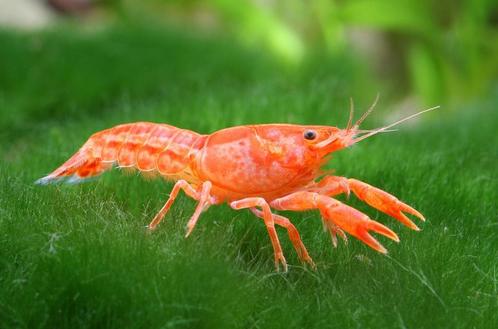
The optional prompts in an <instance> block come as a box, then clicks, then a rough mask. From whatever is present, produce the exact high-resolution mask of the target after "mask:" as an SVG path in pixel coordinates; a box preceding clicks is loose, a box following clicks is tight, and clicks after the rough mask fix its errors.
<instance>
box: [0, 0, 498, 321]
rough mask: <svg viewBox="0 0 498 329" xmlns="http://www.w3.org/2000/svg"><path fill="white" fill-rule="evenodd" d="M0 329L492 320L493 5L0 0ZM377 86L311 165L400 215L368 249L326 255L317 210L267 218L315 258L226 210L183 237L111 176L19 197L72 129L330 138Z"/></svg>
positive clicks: (82, 132) (495, 182) (69, 140)
mask: <svg viewBox="0 0 498 329" xmlns="http://www.w3.org/2000/svg"><path fill="white" fill-rule="evenodd" d="M0 26H1V27H0V328H97V327H105V328H233V327H239V328H289V327H294V328H351V327H355V328H447V327H451V328H497V327H498V312H497V311H496V310H497V307H498V288H497V287H498V276H497V273H498V271H497V269H498V261H497V260H498V231H497V230H496V228H497V227H498V214H497V206H496V200H498V171H497V168H498V147H497V146H498V134H497V131H498V111H497V108H498V74H497V70H498V66H497V65H498V49H497V48H498V31H497V27H498V10H497V6H496V1H494V2H493V1H484V0H475V1H438V2H436V1H425V0H421V1H414V0H410V1H387V0H379V1H366V0H357V1H346V0H343V1H325V0H316V1H294V0H287V1H271V0H266V1H264V0H253V1H228V0H213V1H179V0H177V1H174V0H173V1H160V0H141V1H138V0H136V1H132V0H125V1H118V0H106V1H104V0H102V1H97V0H95V1H90V0H47V1H35V0H16V1H8V0H7V1H0ZM377 93H380V102H379V104H378V105H377V108H376V110H375V111H374V112H373V114H372V115H370V117H369V118H368V119H367V120H366V122H365V123H364V124H363V128H365V129H371V128H375V127H378V126H380V125H382V124H385V123H390V122H393V121H394V120H396V119H397V118H400V117H403V116H407V115H409V114H412V113H414V112H416V111H419V110H422V109H424V108H427V107H430V106H434V105H441V109H439V110H437V111H433V112H431V113H428V114H425V115H423V116H422V117H420V118H418V119H415V120H411V121H410V122H407V123H405V124H403V125H401V126H399V127H398V130H399V131H397V132H392V133H389V134H383V135H382V136H376V137H374V138H372V139H369V140H366V141H364V142H362V143H359V144H358V145H356V146H355V147H353V148H351V149H347V150H343V151H341V152H337V154H334V159H333V160H331V161H330V162H329V164H328V165H327V168H330V169H334V170H335V172H336V173H337V175H341V176H347V177H354V178H357V179H360V180H363V181H365V182H368V183H370V184H372V185H375V186H378V187H380V188H382V189H384V190H386V191H389V192H391V193H393V194H394V195H396V196H397V197H399V198H400V199H401V200H403V201H405V202H407V203H408V204H410V205H412V206H414V207H415V208H417V209H418V210H420V211H421V212H422V213H423V214H424V215H425V216H426V217H427V219H428V220H427V222H426V223H420V222H418V223H417V224H418V225H419V226H420V227H421V228H422V229H423V231H422V232H418V233H417V232H413V231H410V230H408V229H406V228H405V227H403V226H401V225H400V224H399V223H397V222H396V221H394V220H392V219H391V218H388V216H385V215H384V214H381V213H379V212H377V211H375V210H373V209H372V208H370V207H368V206H366V205H365V204H364V203H362V202H359V201H358V200H357V199H355V198H354V197H351V198H349V199H346V198H344V197H339V198H340V199H341V200H342V201H344V202H347V203H348V204H350V205H352V206H354V207H355V208H357V209H360V210H361V211H363V212H364V213H366V214H368V215H369V216H370V217H371V218H373V219H375V220H378V221H380V222H382V223H384V224H385V225H387V226H389V227H391V228H392V229H393V230H394V231H396V232H397V233H398V234H399V236H400V239H401V243H400V244H395V243H392V242H390V241H386V240H385V239H382V238H380V239H379V240H381V241H382V243H383V244H384V245H385V246H386V247H387V248H388V250H389V255H388V256H387V257H385V256H383V255H380V254H377V253H375V252H374V251H372V250H370V249H368V248H367V247H366V246H364V245H362V244H361V243H360V242H358V241H357V240H355V239H353V238H351V239H350V242H349V244H348V245H347V246H345V245H343V244H341V245H340V246H339V247H338V248H335V249H334V248H332V246H331V243H330V239H329V237H328V236H327V234H325V233H324V232H322V229H321V226H320V219H319V214H318V213H317V212H303V213H286V215H287V216H288V217H289V218H290V219H291V220H292V221H293V223H295V225H296V226H297V228H298V229H299V231H300V233H301V235H302V238H303V242H304V243H305V245H306V246H307V248H308V250H309V252H310V254H311V256H312V257H313V259H314V260H315V262H316V263H317V265H318V271H317V272H313V271H311V270H310V269H308V268H306V267H305V266H301V264H300V263H299V260H298V258H297V256H296V255H295V253H294V251H293V249H292V246H291V244H290V242H289V241H288V238H287V236H286V233H285V231H283V230H281V229H278V234H279V236H280V239H281V242H282V244H283V248H284V252H285V255H286V258H287V260H288V262H289V265H290V270H289V273H287V274H282V273H275V272H274V268H273V260H272V249H271V244H270V243H269V239H268V237H267V234H266V230H265V228H264V226H263V225H262V223H261V222H260V221H259V220H256V219H255V218H254V217H253V216H252V214H250V213H249V212H248V211H240V212H236V211H233V210H231V209H229V207H228V206H226V205H221V206H219V207H212V208H210V209H209V211H208V212H206V213H205V214H203V216H202V217H201V219H200V221H199V224H198V225H197V227H196V230H195V231H194V232H193V234H192V236H191V237H189V239H184V238H183V236H184V232H185V231H184V229H185V224H186V222H187V220H188V218H189V217H190V215H191V213H192V211H193V209H194V206H195V203H194V202H193V201H192V200H190V199H189V198H187V197H184V196H180V197H179V198H178V201H177V203H176V204H175V205H174V206H173V208H172V210H171V211H170V213H169V214H168V216H167V217H166V219H165V221H164V224H161V226H160V227H159V228H158V230H157V231H156V232H154V234H147V233H146V230H145V228H144V227H145V225H147V224H148V223H149V221H150V219H151V218H152V217H153V216H154V214H155V213H156V212H157V210H158V209H159V208H160V207H161V206H162V205H163V203H164V201H165V199H166V197H167V194H168V193H169V191H170V189H171V187H172V186H171V183H170V182H164V181H162V180H159V179H158V180H153V181H148V180H144V179H143V178H141V177H139V176H138V175H131V176H128V177H126V176H125V175H123V174H122V173H121V172H119V171H117V170H116V171H112V172H110V173H108V174H106V175H103V176H102V177H101V178H99V180H97V181H94V182H89V183H86V184H80V185H76V186H69V185H55V186H43V187H40V186H34V185H33V182H34V181H35V180H36V179H38V178H40V177H41V176H44V175H45V174H47V173H48V172H50V171H52V170H53V169H54V168H55V167H57V166H58V165H60V164H61V163H62V162H63V161H65V160H66V159H67V158H68V157H69V156H70V155H71V154H73V153H74V152H75V151H76V150H77V148H78V147H79V146H80V145H81V144H82V143H83V142H84V141H85V140H86V139H87V138H88V136H90V135H91V134H92V133H94V132H96V131H98V130H101V129H105V128H109V127H111V126H113V125H117V124H120V123H124V122H133V121H154V122H165V123H169V124H172V125H176V126H179V127H182V128H188V129H192V130H195V131H198V132H200V133H210V132H213V131H215V130H218V129H221V128H224V127H228V126H233V125H240V124H250V123H271V122H273V123H275V122H291V123H299V124H326V125H334V126H338V127H344V126H345V125H346V123H347V120H348V115H349V98H350V97H352V98H353V99H354V100H355V104H356V117H359V115H360V114H359V113H361V112H363V111H364V110H365V109H366V108H367V107H368V106H369V105H370V104H371V103H372V101H373V99H374V98H375V96H376V94H377Z"/></svg>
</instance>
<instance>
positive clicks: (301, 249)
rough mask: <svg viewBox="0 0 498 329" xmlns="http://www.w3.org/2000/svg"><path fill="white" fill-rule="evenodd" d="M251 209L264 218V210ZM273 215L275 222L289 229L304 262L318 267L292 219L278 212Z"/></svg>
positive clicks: (290, 236) (291, 238)
mask: <svg viewBox="0 0 498 329" xmlns="http://www.w3.org/2000/svg"><path fill="white" fill-rule="evenodd" d="M251 211H252V213H253V214H254V215H256V216H258V217H259V218H263V212H262V211H261V210H258V209H256V208H251ZM272 216H273V220H274V221H275V224H277V225H279V226H282V227H283V228H285V229H287V234H288V235H289V239H290V241H291V242H292V245H293V246H294V249H295V250H296V252H297V255H298V257H299V259H300V260H301V261H302V262H303V263H308V264H309V265H310V266H311V268H313V269H316V265H315V263H314V262H313V259H311V257H310V255H309V253H308V250H307V249H306V247H305V246H304V243H303V241H302V240H301V236H300V235H299V232H298V230H297V228H296V227H295V226H294V224H292V223H291V221H290V220H289V219H288V218H286V217H284V216H280V215H276V214H272Z"/></svg>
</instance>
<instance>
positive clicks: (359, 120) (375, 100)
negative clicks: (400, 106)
mask: <svg viewBox="0 0 498 329" xmlns="http://www.w3.org/2000/svg"><path fill="white" fill-rule="evenodd" d="M379 98H380V93H377V95H376V96H375V99H374V101H373V103H372V105H370V107H369V108H368V110H367V111H366V112H365V113H363V115H362V116H361V118H360V119H358V121H356V123H355V124H354V127H356V128H358V127H359V126H360V125H361V123H362V122H363V121H364V120H365V119H366V118H367V117H368V116H369V115H370V113H372V111H373V110H374V108H375V106H376V105H377V102H378V101H379Z"/></svg>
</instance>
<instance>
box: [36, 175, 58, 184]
mask: <svg viewBox="0 0 498 329" xmlns="http://www.w3.org/2000/svg"><path fill="white" fill-rule="evenodd" d="M59 180H60V178H55V177H51V176H50V175H49V176H45V177H42V178H40V179H37V180H36V181H35V184H36V185H48V184H51V183H56V182H57V181H59Z"/></svg>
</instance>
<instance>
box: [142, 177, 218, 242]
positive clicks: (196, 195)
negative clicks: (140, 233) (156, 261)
mask: <svg viewBox="0 0 498 329" xmlns="http://www.w3.org/2000/svg"><path fill="white" fill-rule="evenodd" d="M180 190H183V191H184V192H185V193H186V194H187V195H188V196H189V197H191V198H192V199H194V200H197V201H199V203H198V204H197V207H196V208H195V211H194V214H193V215H192V217H191V218H190V220H189V222H188V224H187V236H188V235H189V234H190V233H191V232H192V230H193V229H194V227H195V224H196V223H197V220H198V219H199V216H200V215H201V213H202V211H204V210H206V209H207V208H208V207H209V206H210V205H211V200H210V195H209V192H210V190H211V182H209V181H206V182H204V183H203V184H202V186H201V190H200V191H197V190H196V189H194V188H193V187H192V186H191V185H190V184H189V183H188V182H187V181H185V180H183V179H181V180H179V181H177V182H176V183H175V186H174V187H173V189H172V190H171V193H170V195H169V198H168V201H166V203H165V204H164V206H163V207H162V208H161V210H159V212H158V213H157V215H156V216H155V217H154V219H153V220H152V222H150V224H149V226H148V228H149V229H150V230H153V229H155V228H156V227H157V225H159V223H160V222H161V221H162V220H163V218H164V216H165V215H166V213H167V212H168V211H169V209H170V208H171V206H172V205H173V203H174V202H175V199H176V197H177V196H178V193H179V192H180Z"/></svg>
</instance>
